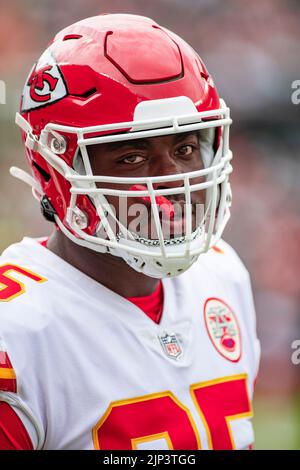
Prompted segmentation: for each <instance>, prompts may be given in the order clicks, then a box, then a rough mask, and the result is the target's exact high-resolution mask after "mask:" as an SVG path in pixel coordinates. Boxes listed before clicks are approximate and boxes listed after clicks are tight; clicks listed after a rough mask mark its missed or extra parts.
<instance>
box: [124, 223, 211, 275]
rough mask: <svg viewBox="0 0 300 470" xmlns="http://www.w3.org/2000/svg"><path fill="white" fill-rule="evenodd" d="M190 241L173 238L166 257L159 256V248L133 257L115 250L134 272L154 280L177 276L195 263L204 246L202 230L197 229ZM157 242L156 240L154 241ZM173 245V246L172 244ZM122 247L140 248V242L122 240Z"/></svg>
mask: <svg viewBox="0 0 300 470" xmlns="http://www.w3.org/2000/svg"><path fill="white" fill-rule="evenodd" d="M192 238H193V239H192V240H191V241H190V242H188V241H187V240H185V237H179V238H177V239H176V238H174V239H173V240H168V241H167V242H166V243H168V255H167V256H166V257H162V256H161V247H160V246H157V247H155V246H154V247H151V248H149V251H148V254H147V253H145V254H143V255H135V254H131V253H129V252H128V251H126V249H124V248H122V249H119V250H117V255H118V256H120V257H122V258H123V259H124V261H125V262H126V263H127V264H128V265H129V266H130V267H131V268H133V269H134V270H135V271H137V272H140V273H142V274H145V275H146V276H149V277H154V278H156V279H163V278H166V277H175V276H178V275H180V274H182V273H184V272H185V271H187V269H189V268H190V267H191V266H192V265H193V264H194V263H195V261H197V259H198V257H199V255H200V253H199V251H200V250H201V248H203V249H204V246H205V235H204V228H202V229H201V228H200V227H199V228H198V229H197V230H196V231H195V232H194V234H192ZM146 241H147V242H149V243H151V242H154V241H153V240H145V239H144V243H143V244H145V242H146ZM156 242H158V240H156ZM172 243H173V244H172ZM122 244H123V246H124V245H125V246H126V245H127V246H128V247H131V248H133V247H134V246H136V247H137V248H140V247H141V245H142V243H141V241H136V240H128V239H122ZM194 250H198V253H197V254H196V255H192V254H191V253H192V252H193V251H194Z"/></svg>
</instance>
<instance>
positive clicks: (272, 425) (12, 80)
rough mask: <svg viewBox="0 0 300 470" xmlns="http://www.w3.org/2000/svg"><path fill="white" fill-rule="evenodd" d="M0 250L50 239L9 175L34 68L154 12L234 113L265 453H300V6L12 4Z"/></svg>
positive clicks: (189, 1)
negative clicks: (100, 18) (50, 50)
mask: <svg viewBox="0 0 300 470" xmlns="http://www.w3.org/2000/svg"><path fill="white" fill-rule="evenodd" d="M0 9H1V10H0V11H1V16H0V57H1V61H0V79H1V80H3V81H4V82H5V84H6V104H5V105H4V104H0V142H1V150H0V152H1V153H0V198H1V199H0V201H1V204H0V251H2V249H4V248H5V247H6V246H8V245H9V244H11V243H12V242H14V241H17V240H20V239H21V238H22V237H23V236H24V235H28V236H41V235H44V234H48V233H49V232H50V230H51V226H50V225H49V224H47V223H46V222H43V220H42V218H41V216H40V213H39V208H38V207H37V206H36V203H35V201H34V200H33V199H32V197H31V194H30V191H28V189H27V187H25V186H23V185H22V183H20V184H19V183H18V182H17V181H14V180H13V179H12V178H11V177H10V176H9V174H8V170H9V167H10V166H11V165H13V164H14V165H16V164H17V165H18V166H19V165H20V166H22V167H25V166H24V159H23V152H22V148H21V144H20V137H19V132H18V130H17V129H16V127H15V126H14V114H15V111H16V109H17V107H18V102H19V94H20V90H21V89H22V86H23V83H24V80H25V78H26V77H27V74H28V72H29V69H30V68H31V66H32V64H33V62H34V61H35V59H36V58H37V57H38V56H39V55H40V53H41V52H42V51H43V49H44V48H45V47H46V45H47V43H48V42H49V40H50V39H51V38H52V36H53V35H54V33H56V32H57V31H58V30H60V29H61V28H62V27H64V26H67V25H68V24H70V23H72V22H74V21H77V20H79V19H82V18H84V17H87V16H94V15H96V14H99V13H104V12H110V13H116V12H123V13H124V12H128V13H136V14H142V15H145V16H150V17H152V18H153V19H154V20H156V21H158V22H159V23H161V24H163V25H165V26H166V27H168V28H170V29H172V30H174V31H175V32H177V33H178V34H179V35H181V36H182V37H183V38H184V39H186V40H187V41H188V42H189V43H190V44H191V45H192V46H193V47H194V48H195V49H196V50H197V51H198V52H199V54H200V55H201V57H202V58H203V60H204V62H205V63H206V65H207V67H208V70H209V71H210V73H211V74H212V76H213V77H214V80H215V82H216V84H217V86H218V88H219V91H220V94H221V96H222V97H224V98H225V100H226V102H227V103H228V104H229V106H230V107H231V109H232V116H233V119H234V126H233V128H232V141H231V142H232V148H233V151H234V168H235V171H234V174H233V194H234V203H233V210H232V219H231V223H230V224H229V227H228V228H227V229H226V232H225V236H224V238H225V239H226V240H227V241H229V242H230V243H232V244H233V246H234V247H235V248H236V249H237V251H238V252H239V254H240V256H241V257H242V259H243V260H244V262H245V263H246V265H247V267H248V268H249V270H250V272H251V275H252V280H253V288H254V294H255V302H256V309H257V321H258V334H259V337H260V339H261V343H262V361H261V368H260V374H259V379H258V382H257V387H256V398H255V407H254V410H255V419H254V424H255V431H256V444H255V448H256V449H300V364H299V365H294V364H293V363H292V361H291V354H292V352H293V350H292V346H291V345H292V342H293V341H294V340H296V339H300V281H299V278H300V204H299V201H300V197H299V196H300V184H299V179H300V158H299V148H300V132H299V129H300V127H299V126H300V122H299V118H300V105H298V106H296V105H293V104H292V101H291V94H292V91H293V90H292V88H291V84H292V82H293V81H294V80H297V79H300V60H299V46H300V28H299V23H300V3H299V1H298V0H260V1H259V2H241V1H240V0H151V2H150V1H149V0H110V1H107V0H85V1H82V0H64V1H63V2H62V1H61V0H51V1H49V0H26V1H24V0H22V1H21V0H10V1H8V0H6V1H5V2H4V1H3V0H2V2H1V5H0Z"/></svg>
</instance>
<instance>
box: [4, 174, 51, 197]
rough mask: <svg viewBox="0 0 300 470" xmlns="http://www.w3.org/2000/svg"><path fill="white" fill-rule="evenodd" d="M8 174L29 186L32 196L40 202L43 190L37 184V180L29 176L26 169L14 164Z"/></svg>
mask: <svg viewBox="0 0 300 470" xmlns="http://www.w3.org/2000/svg"><path fill="white" fill-rule="evenodd" d="M9 172H10V174H11V175H12V176H13V177H14V178H17V179H18V180H21V181H23V183H26V184H28V185H29V186H30V187H31V190H32V194H33V197H34V198H35V199H36V200H37V201H39V202H41V199H42V197H43V190H42V188H41V187H40V185H39V184H38V182H37V181H36V180H35V179H34V178H33V176H31V175H30V174H29V173H27V172H26V171H24V170H22V169H21V168H17V167H16V166H12V167H11V168H10V169H9Z"/></svg>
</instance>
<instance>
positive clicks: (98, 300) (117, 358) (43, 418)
mask: <svg viewBox="0 0 300 470" xmlns="http://www.w3.org/2000/svg"><path fill="white" fill-rule="evenodd" d="M116 281H117V280H116ZM162 282H163V290H164V308H163V314H162V318H161V321H160V324H156V323H155V322H154V321H152V320H151V319H150V318H149V317H148V316H147V315H146V314H144V313H143V312H142V311H141V310H140V309H139V308H138V307H136V306H135V305H134V304H133V303H131V302H130V301H128V300H127V299H125V298H123V297H121V296H119V295H118V294H115V293H114V292H112V291H111V290H109V289H107V288H106V287H104V286H103V285H101V284H99V283H97V282H96V281H95V280H93V279H91V278H90V277H88V276H87V275H85V274H83V273H82V272H80V271H78V270H77V269H76V268H74V267H73V266H71V265H69V264H68V263H66V262H65V261H63V260H62V259H61V258H59V257H58V256H56V255H55V254H53V253H52V252H50V251H49V250H48V249H46V248H45V247H43V246H42V245H41V244H40V243H38V241H37V240H35V239H31V238H24V240H23V241H22V242H20V243H17V244H14V245H12V246H10V247H9V248H8V249H6V250H5V251H4V253H3V255H2V256H1V258H0V300H1V302H0V351H1V353H0V389H1V390H2V391H0V400H2V401H6V402H8V403H9V404H11V405H12V406H13V408H14V410H15V411H16V412H17V414H18V415H19V417H20V418H21V420H22V422H23V423H24V425H25V427H26V429H27V431H28V433H29V435H30V437H31V440H32V442H33V445H34V447H35V448H36V449H108V450H112V449H179V450H182V449H184V450H187V449H231V448H237V449H246V448H248V447H249V446H251V444H252V443H253V440H254V436H253V429H252V424H251V416H252V405H251V401H252V396H253V388H254V382H255V378H256V375H257V371H258V364H259V355H260V346H259V341H258V339H257V337H256V326H255V312H254V308H253V300H252V294H251V287H250V281H249V275H248V272H247V271H246V269H245V268H244V266H243V264H242V263H241V261H240V259H239V258H238V257H237V255H236V254H235V252H234V251H233V250H232V248H230V247H229V246H228V245H227V244H226V243H225V242H220V244H218V247H217V248H215V249H211V250H210V251H209V252H208V253H206V254H203V255H201V256H200V257H199V260H198V261H197V263H195V264H194V265H193V266H192V267H191V268H190V269H189V270H188V271H187V272H185V273H184V274H182V275H180V276H179V277H176V278H167V279H164V280H163V281H162Z"/></svg>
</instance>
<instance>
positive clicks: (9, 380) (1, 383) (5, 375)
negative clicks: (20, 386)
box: [0, 351, 17, 393]
mask: <svg viewBox="0 0 300 470" xmlns="http://www.w3.org/2000/svg"><path fill="white" fill-rule="evenodd" d="M0 390H1V391H3V392H14V393H16V391H17V377H16V373H15V371H14V369H13V367H12V365H11V362H10V360H9V357H8V354H7V352H6V351H0Z"/></svg>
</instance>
